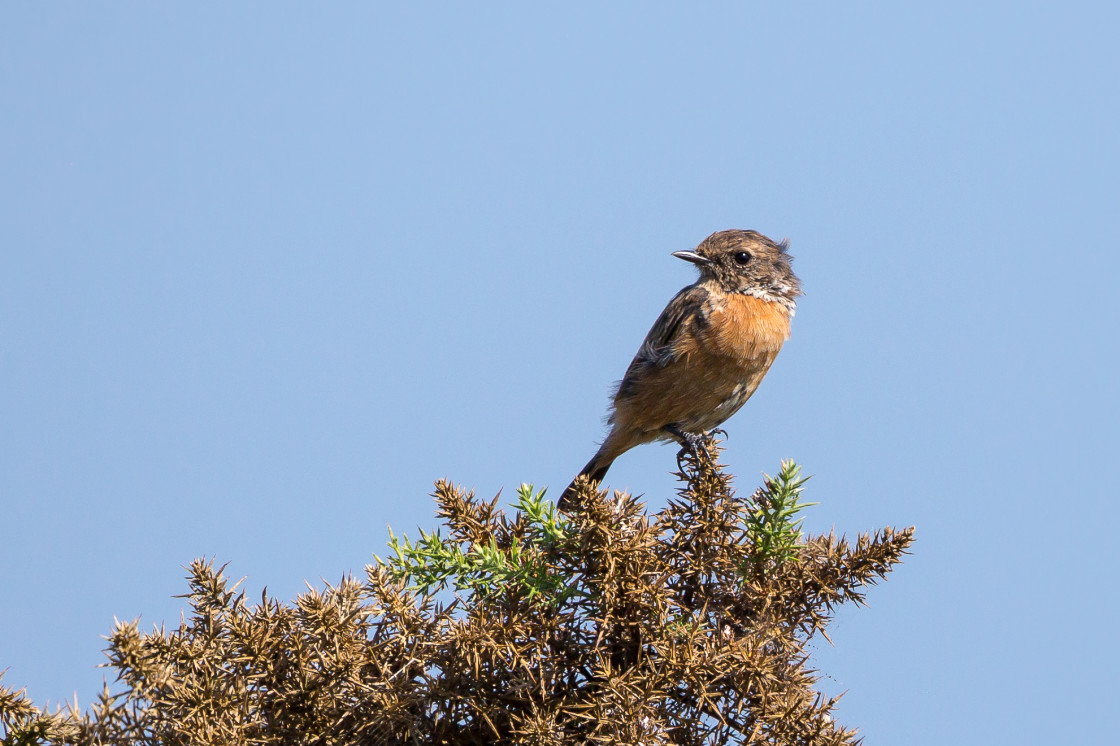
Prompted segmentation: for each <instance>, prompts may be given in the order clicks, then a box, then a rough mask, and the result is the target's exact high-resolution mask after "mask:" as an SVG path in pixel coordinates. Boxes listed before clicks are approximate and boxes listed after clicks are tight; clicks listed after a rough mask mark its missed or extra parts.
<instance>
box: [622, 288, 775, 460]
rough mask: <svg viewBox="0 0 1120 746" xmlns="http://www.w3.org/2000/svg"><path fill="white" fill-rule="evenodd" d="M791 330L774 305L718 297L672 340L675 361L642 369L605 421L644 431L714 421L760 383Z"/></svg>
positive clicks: (702, 427)
mask: <svg viewBox="0 0 1120 746" xmlns="http://www.w3.org/2000/svg"><path fill="white" fill-rule="evenodd" d="M789 329H790V318H789V313H788V312H787V311H786V310H785V309H784V308H783V307H782V306H780V305H779V304H777V303H771V302H769V301H764V300H761V299H759V298H754V297H752V296H747V295H740V294H734V295H727V296H724V297H723V298H721V299H720V302H718V303H717V304H715V305H713V306H712V307H711V308H709V309H708V314H707V323H706V324H704V325H703V326H702V327H699V328H695V329H690V330H689V331H690V333H687V334H683V335H682V336H681V338H680V339H678V340H677V343H676V344H675V345H674V352H675V353H676V359H675V360H674V361H673V362H671V363H669V364H668V365H666V366H664V367H663V368H655V369H650V370H648V371H646V372H645V374H644V375H643V376H642V380H641V382H640V385H637V386H634V387H632V389H633V392H632V394H631V395H630V397H628V398H627V399H626V400H621V399H616V401H615V406H616V409H615V411H614V413H613V415H612V418H611V421H612V422H613V423H615V424H618V425H621V426H622V427H624V428H628V429H632V430H635V431H644V432H647V433H654V432H656V431H659V430H660V428H662V427H664V425H666V424H669V423H675V424H678V425H680V426H682V427H683V428H684V429H686V430H689V431H693V432H695V431H699V430H710V429H711V428H713V427H717V426H718V425H719V424H720V423H722V422H723V421H724V420H726V419H727V418H728V417H730V416H731V415H732V414H734V413H735V412H736V411H737V410H738V409H739V408H740V407H741V406H743V404H744V403H745V402H746V401H747V399H749V398H750V396H751V394H753V393H754V391H755V389H757V388H758V385H759V384H760V383H761V382H762V379H763V377H764V376H765V375H766V371H767V370H769V368H770V365H771V363H773V362H774V358H776V357H777V356H778V351H779V350H781V348H782V344H783V343H784V342H785V341H786V340H787V339H788V338H789ZM645 439H646V440H649V439H652V437H646V438H645Z"/></svg>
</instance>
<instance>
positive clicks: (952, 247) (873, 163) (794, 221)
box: [0, 2, 1120, 744]
mask: <svg viewBox="0 0 1120 746" xmlns="http://www.w3.org/2000/svg"><path fill="white" fill-rule="evenodd" d="M373 5H375V4H372V3H370V4H366V3H362V4H333V5H332V6H331V8H330V9H329V10H322V9H321V8H320V7H316V8H315V9H312V8H311V7H310V6H307V5H306V4H284V3H267V4H266V3H245V4H241V3H238V4H232V5H231V4H228V3H222V4H212V5H209V6H202V7H200V6H197V5H196V4H190V5H181V4H180V5H175V4H170V5H169V4H164V3H160V4H148V3H145V4H140V3H133V4H127V3H112V4H108V3H95V2H89V3H4V4H3V6H2V7H0V100H2V107H0V174H2V176H0V248H2V254H0V598H2V601H0V668H5V667H6V668H9V671H8V673H7V675H6V676H5V679H4V681H5V683H6V684H8V685H17V686H23V685H26V686H27V687H28V690H29V693H30V694H31V696H33V697H34V698H35V699H36V700H37V701H39V702H40V703H42V702H43V701H45V700H47V699H48V698H49V699H51V700H52V701H57V700H59V699H61V698H67V697H71V696H72V695H73V694H74V692H75V691H77V694H78V698H79V701H80V702H82V703H87V702H89V700H90V699H91V698H92V697H93V696H94V694H95V693H96V692H97V691H98V689H99V687H100V681H101V676H102V673H103V672H102V671H100V670H98V669H96V668H95V666H96V665H97V664H98V663H99V662H101V661H102V660H103V658H102V655H101V652H100V651H101V650H102V648H103V646H104V641H103V640H102V639H101V637H100V635H103V634H107V633H108V631H109V630H110V628H111V626H112V623H113V617H114V616H116V617H119V618H122V619H131V618H134V617H136V616H138V615H143V620H144V623H145V624H146V625H150V624H153V623H158V622H162V621H164V620H166V621H167V622H168V623H169V624H175V623H177V622H178V613H179V609H180V601H179V600H178V599H174V598H172V596H173V595H175V594H179V593H182V592H183V591H184V590H185V583H184V582H183V579H182V578H183V575H184V570H183V568H182V566H183V565H185V564H186V563H188V562H189V561H190V560H191V559H192V558H194V557H199V556H202V555H207V556H216V557H217V558H218V560H219V561H220V562H227V561H228V562H229V563H230V568H229V571H230V573H231V574H232V575H234V576H235V577H240V576H242V575H244V576H247V577H248V580H247V586H248V587H249V588H250V589H251V590H253V591H257V592H259V589H260V588H261V587H263V586H266V585H267V587H268V589H269V591H270V592H271V593H274V594H276V595H279V596H281V597H282V598H287V599H291V598H293V597H294V596H295V595H296V594H297V593H299V592H300V591H301V590H302V588H303V587H304V585H303V584H304V581H305V579H306V580H308V581H310V582H312V583H319V582H320V578H325V579H327V580H330V581H335V580H337V579H338V578H339V577H340V576H341V575H342V574H343V573H347V572H356V573H357V572H361V570H362V568H363V566H364V565H365V564H366V563H368V562H369V561H370V560H371V555H372V554H373V553H374V552H381V553H383V552H384V546H385V544H384V543H385V539H386V530H385V526H386V524H392V525H393V526H394V528H396V529H398V530H408V531H410V532H411V531H414V530H415V527H416V526H426V527H431V526H432V525H433V524H434V518H433V515H432V503H431V501H430V499H429V498H428V493H429V492H430V489H431V484H432V481H433V480H435V479H436V478H438V477H442V476H447V477H450V478H452V479H454V480H456V481H458V482H461V483H464V484H466V485H470V486H473V487H474V488H476V489H477V490H478V491H479V492H480V493H482V494H485V495H487V496H490V495H492V494H494V493H496V492H497V491H498V490H499V489H503V488H504V489H505V490H506V493H505V494H506V495H511V494H512V488H513V487H514V486H516V485H517V484H518V483H519V482H521V481H530V482H534V483H536V484H539V485H549V486H550V487H551V488H552V489H553V492H552V494H553V495H554V496H555V495H556V494H558V490H559V489H560V488H562V487H563V486H564V484H566V483H567V481H568V480H569V479H570V478H571V476H572V475H573V474H574V472H575V471H576V470H578V469H579V467H580V466H582V465H583V463H584V462H585V461H586V460H587V458H588V457H589V456H590V454H591V453H592V451H593V450H594V448H595V444H596V442H597V441H598V440H599V439H600V438H601V437H602V436H603V434H604V430H603V426H602V422H601V417H602V415H603V414H604V411H605V408H606V404H607V395H608V391H609V387H610V384H611V382H612V381H614V380H615V379H617V378H618V377H619V376H620V375H621V374H622V371H623V370H624V369H625V366H626V364H627V363H628V362H629V360H630V357H631V356H632V355H633V353H634V351H635V350H636V348H637V346H638V344H639V342H640V340H641V338H642V336H643V335H644V334H645V332H646V330H647V329H648V328H649V325H650V324H651V323H652V321H653V320H654V318H655V317H656V315H657V313H658V312H659V311H660V310H661V308H662V307H663V305H664V304H665V302H666V301H667V300H668V299H669V298H670V297H671V296H672V294H673V293H674V292H675V291H676V290H677V289H679V288H680V287H681V286H683V285H685V284H687V283H689V282H691V281H692V279H693V276H694V274H693V270H692V268H691V267H689V266H688V265H686V264H685V263H683V262H680V261H678V260H676V259H673V258H672V257H670V256H669V254H670V252H672V251H675V250H679V249H684V248H688V247H691V246H694V245H695V244H696V243H697V242H698V241H700V240H701V239H702V238H704V237H705V236H706V235H707V234H708V233H710V232H712V231H714V230H718V229H723V228H732V227H736V228H754V229H757V230H760V231H762V232H764V233H767V234H769V235H771V236H774V237H775V238H779V237H782V236H788V237H790V238H791V240H792V242H793V248H792V252H793V254H794V255H795V256H796V257H797V259H796V264H795V268H796V269H797V271H798V272H799V274H800V275H801V278H802V280H803V283H804V287H805V290H806V295H805V297H804V299H803V301H802V303H801V305H800V306H799V309H798V314H797V318H796V319H795V323H794V336H793V338H792V340H791V341H790V342H789V343H788V345H787V347H786V349H785V350H784V351H783V353H782V355H781V356H780V357H779V359H778V362H777V364H776V365H775V367H774V368H773V370H772V371H771V373H770V376H769V377H768V378H767V380H766V381H765V382H764V383H763V385H762V387H761V389H760V390H759V392H758V394H757V395H756V396H755V397H754V399H753V400H752V401H751V402H749V403H748V404H747V406H746V407H745V408H744V409H743V411H741V412H740V413H739V414H738V415H737V416H736V417H734V418H733V419H732V420H730V421H729V422H728V423H727V430H728V432H729V433H730V440H729V441H728V449H727V452H726V461H727V462H728V464H729V465H730V467H731V469H732V471H733V472H734V473H736V474H737V475H739V478H740V479H739V485H740V487H741V488H742V489H746V490H750V489H753V487H754V485H755V484H756V483H757V480H758V478H759V474H760V472H762V471H764V470H765V471H771V472H772V471H774V470H775V469H776V468H777V464H778V462H779V460H780V459H781V458H783V457H793V458H796V459H797V460H799V461H800V462H801V463H803V464H804V466H805V469H806V471H808V472H811V473H814V474H815V475H816V477H815V478H814V480H813V481H812V482H811V483H810V484H811V489H810V491H809V494H808V498H809V499H811V500H814V501H817V502H819V503H820V504H819V505H818V506H817V507H815V508H812V509H811V511H810V513H809V516H808V520H807V526H808V527H809V528H810V529H812V530H814V531H827V530H828V529H829V528H832V527H835V529H836V530H837V531H838V532H844V533H847V534H849V535H851V534H854V533H856V532H859V531H866V530H872V529H875V528H877V527H880V526H883V525H887V524H891V525H896V526H906V525H911V524H913V525H916V526H917V537H918V542H917V544H916V546H915V549H914V555H913V556H912V557H910V558H909V559H908V560H907V562H906V563H905V564H904V565H902V566H901V567H900V568H899V569H898V570H897V572H896V573H895V574H894V575H892V576H891V578H890V580H889V582H887V583H886V584H884V585H882V586H879V587H876V588H874V589H872V590H871V592H870V594H869V602H870V607H869V608H866V609H864V608H852V609H845V610H843V611H842V612H841V613H840V614H839V617H838V619H837V623H836V625H835V627H834V628H833V639H834V640H835V642H836V647H835V648H829V647H828V646H827V644H825V643H823V642H822V643H821V644H819V645H817V646H816V656H817V657H816V663H817V664H818V666H819V667H820V668H821V669H822V670H823V671H824V673H825V674H827V676H828V678H827V679H826V680H825V686H826V687H828V689H829V691H832V692H836V691H843V690H847V691H848V694H847V696H846V697H845V699H844V700H843V702H842V705H841V708H840V713H841V717H842V718H843V720H844V721H845V722H847V723H849V724H851V725H854V726H858V727H860V728H862V729H863V732H864V734H865V735H866V736H867V740H868V743H908V744H941V743H944V742H945V741H946V740H947V739H950V738H951V739H953V740H955V741H963V742H967V743H996V742H998V743H1040V744H1041V743H1059V742H1060V743H1100V742H1103V741H1104V740H1107V737H1106V736H1105V734H1106V733H1107V734H1113V733H1114V732H1115V723H1114V720H1115V717H1114V715H1113V714H1112V712H1113V711H1114V708H1115V703H1114V699H1115V697H1114V695H1113V691H1114V689H1115V679H1116V675H1115V672H1116V669H1117V665H1118V664H1120V660H1118V655H1117V645H1116V642H1115V635H1114V634H1113V633H1112V631H1111V629H1110V620H1111V619H1112V618H1114V617H1115V616H1116V615H1117V613H1118V612H1120V607H1118V606H1120V605H1118V602H1117V599H1116V591H1117V581H1116V571H1117V561H1116V549H1117V547H1116V539H1115V538H1114V535H1115V532H1116V529H1115V527H1116V525H1117V522H1118V518H1120V515H1118V512H1120V511H1118V509H1117V505H1116V499H1115V498H1116V487H1115V475H1114V471H1115V468H1116V465H1117V462H1118V456H1120V433H1118V422H1120V406H1118V396H1117V383H1116V381H1117V367H1118V362H1120V349H1118V348H1120V345H1118V337H1120V335H1118V333H1117V324H1118V320H1120V307H1118V306H1120V303H1118V301H1117V298H1116V285H1117V281H1118V279H1120V272H1118V270H1120V258H1118V254H1117V251H1118V248H1120V240H1118V239H1120V218H1118V215H1117V212H1118V207H1120V188H1118V187H1120V184H1118V180H1120V176H1118V174H1120V157H1118V156H1120V136H1118V134H1117V133H1118V132H1120V122H1118V119H1120V96H1118V91H1120V84H1118V81H1120V46H1118V45H1117V42H1116V31H1117V29H1118V28H1120V12H1118V11H1117V6H1116V5H1115V4H1110V3H1104V2H1099V3H1076V2H1074V3H1063V4H1056V3H1045V4H1042V3H1039V4H1032V3H1010V2H1008V3H985V4H979V5H977V4H975V3H948V4H946V3H934V4H930V3H924V4H902V5H906V6H907V7H900V4H898V3H857V4H838V3H817V4H812V3H808V4H801V3H799V4H796V6H793V5H790V6H789V7H785V6H783V7H776V6H777V5H778V4H774V3H735V4H722V5H721V4H706V5H705V6H704V7H703V8H699V9H698V8H695V7H692V8H688V9H686V8H685V7H684V5H685V4H680V5H666V4H658V3H635V4H622V3H617V4H610V5H609V7H606V8H604V7H602V4H582V5H581V4H572V3H563V4H560V5H556V4H553V5H551V6H548V7H542V6H541V5H540V4H531V6H532V7H528V6H527V5H526V4H521V3H509V4H495V3H490V4H484V5H479V4H462V3H459V4H446V5H441V6H436V5H427V6H424V7H418V6H417V4H408V7H395V8H389V7H385V4H379V5H380V7H376V8H374V7H370V6H373ZM401 5H402V6H403V5H404V4H401ZM674 452H675V449H674V448H673V447H671V446H645V447H643V448H640V449H637V450H635V451H632V452H631V453H629V454H627V455H626V456H624V457H623V458H622V459H621V460H620V461H619V462H618V464H617V465H616V467H615V469H614V470H612V472H611V474H610V482H611V484H613V485H614V486H616V487H626V488H630V489H632V490H634V491H636V492H640V493H644V494H645V495H646V496H647V497H648V499H649V501H650V503H651V504H652V505H653V506H655V507H656V506H660V505H662V504H663V503H664V499H665V496H666V495H667V494H669V491H670V490H671V489H672V488H673V486H674V483H673V481H672V478H671V477H670V476H669V472H670V471H671V470H672V469H673V468H674V459H673V454H674ZM962 734H963V735H962Z"/></svg>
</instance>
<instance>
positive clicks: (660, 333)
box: [557, 230, 801, 509]
mask: <svg viewBox="0 0 1120 746" xmlns="http://www.w3.org/2000/svg"><path fill="white" fill-rule="evenodd" d="M672 255H673V256H675V257H677V258H678V259H683V260H684V261H686V262H691V263H692V264H694V265H695V266H696V267H697V269H699V271H700V276H699V278H698V279H697V280H696V282H694V283H692V284H691V285H688V286H687V287H685V288H683V289H681V291H680V292H678V293H677V294H676V296H674V298H673V299H672V300H671V301H669V305H667V306H666V307H665V310H664V311H662V312H661V315H660V316H658V318H657V321H655V322H654V324H653V327H652V328H651V329H650V330H649V333H648V334H647V335H646V338H645V340H644V341H643V342H642V345H641V347H640V348H639V349H638V352H637V354H636V355H635V356H634V359H633V360H632V361H631V362H630V365H629V367H628V368H627V369H626V373H625V375H623V377H622V380H621V381H619V382H618V384H617V388H616V389H615V391H614V395H613V399H612V401H611V406H610V411H609V413H608V417H607V423H608V424H609V425H610V431H609V433H608V434H607V437H606V439H605V440H604V441H603V443H602V445H601V446H599V450H598V451H597V452H596V453H595V455H594V456H593V457H592V458H591V460H590V461H588V462H587V465H586V466H584V467H583V469H582V470H581V471H580V473H579V475H578V476H577V477H576V479H575V480H573V481H572V483H571V484H570V485H568V487H567V489H565V490H564V492H563V493H562V494H561V496H560V499H559V500H558V501H557V507H559V508H561V509H565V508H567V507H568V506H569V505H570V504H571V501H572V499H573V498H574V497H575V493H576V483H577V481H578V479H579V477H587V478H588V479H589V480H590V481H591V482H594V483H600V482H602V480H603V477H604V476H606V473H607V470H608V469H609V468H610V467H611V464H612V463H614V461H615V459H617V458H618V457H619V456H621V455H622V454H623V453H625V452H626V451H629V450H630V449H631V448H634V447H635V446H638V445H642V444H643V443H651V442H654V441H658V440H664V441H676V442H678V443H680V444H681V446H682V453H684V452H686V451H687V452H691V453H692V454H694V455H695V454H696V453H697V452H698V451H704V452H705V453H706V450H705V449H704V440H705V438H706V435H707V433H708V431H710V430H713V429H716V428H718V427H719V426H720V425H721V424H723V423H724V422H725V421H726V420H727V419H728V418H729V417H731V415H733V414H735V413H736V412H737V411H739V409H740V408H741V407H742V406H743V405H744V404H745V403H746V402H747V400H748V399H750V398H751V395H752V394H754V392H755V390H756V389H757V388H758V385H759V384H760V383H761V382H762V379H763V377H764V376H765V375H766V372H767V371H768V370H769V369H770V366H771V365H772V364H773V362H774V360H775V358H776V357H777V356H778V352H779V351H780V350H781V349H782V345H783V344H784V343H785V341H786V340H787V339H789V335H790V322H791V321H792V319H793V316H794V312H795V311H796V309H797V298H798V296H800V295H801V282H800V280H798V279H797V276H796V275H795V274H794V273H793V269H792V267H791V261H792V257H791V256H790V254H789V240H788V239H784V240H782V241H777V242H776V241H773V240H771V239H769V238H767V237H766V236H764V235H762V234H761V233H758V232H756V231H753V230H725V231H718V232H716V233H713V234H712V235H710V236H708V237H707V238H705V239H704V240H703V241H701V242H700V244H699V245H698V246H697V247H696V248H695V249H692V250H688V251H675V252H673V254H672Z"/></svg>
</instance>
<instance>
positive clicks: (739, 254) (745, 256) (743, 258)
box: [733, 251, 751, 265]
mask: <svg viewBox="0 0 1120 746" xmlns="http://www.w3.org/2000/svg"><path fill="white" fill-rule="evenodd" d="M733 259H735V263H736V264H738V265H744V264H746V263H747V262H749V261H750V260H751V255H750V253H749V252H746V251H736V252H735V256H734V257H733Z"/></svg>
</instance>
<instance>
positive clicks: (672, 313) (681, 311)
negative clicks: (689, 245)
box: [615, 285, 708, 399]
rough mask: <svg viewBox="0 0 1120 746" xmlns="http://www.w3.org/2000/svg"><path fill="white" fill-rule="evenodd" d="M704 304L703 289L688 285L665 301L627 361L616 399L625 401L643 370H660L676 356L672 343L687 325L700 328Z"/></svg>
mask: <svg viewBox="0 0 1120 746" xmlns="http://www.w3.org/2000/svg"><path fill="white" fill-rule="evenodd" d="M707 300H708V291H707V290H706V289H705V288H703V287H700V286H698V285H689V286H688V287H686V288H684V289H683V290H681V291H680V292H679V293H677V294H676V296H675V297H674V298H673V300H671V301H669V305H667V306H665V310H664V311H662V312H661V315H660V316H658V317H657V321H655V322H653V327H652V328H651V329H650V330H649V333H648V334H647V335H646V338H645V341H643V342H642V346H641V347H640V348H639V349H638V354H636V355H635V356H634V359H633V360H631V361H630V366H629V367H628V368H627V369H626V374H625V375H624V376H623V377H622V380H621V381H620V382H619V384H618V390H617V393H616V395H615V398H616V399H625V398H626V397H628V396H629V395H630V393H631V388H632V387H633V385H634V382H635V380H636V378H637V377H638V376H639V375H640V374H641V372H642V371H643V370H645V369H647V368H651V367H654V368H659V367H663V366H665V365H668V364H669V363H670V362H672V361H673V360H675V359H676V358H677V357H678V356H679V354H680V351H679V350H678V349H676V345H675V343H676V341H677V340H678V338H679V337H680V335H681V333H682V332H683V331H684V330H685V329H686V328H687V327H688V326H689V325H693V326H697V327H702V326H705V325H706V324H707V323H708V322H707V316H706V315H705V313H704V303H705V302H706V301H707Z"/></svg>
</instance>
